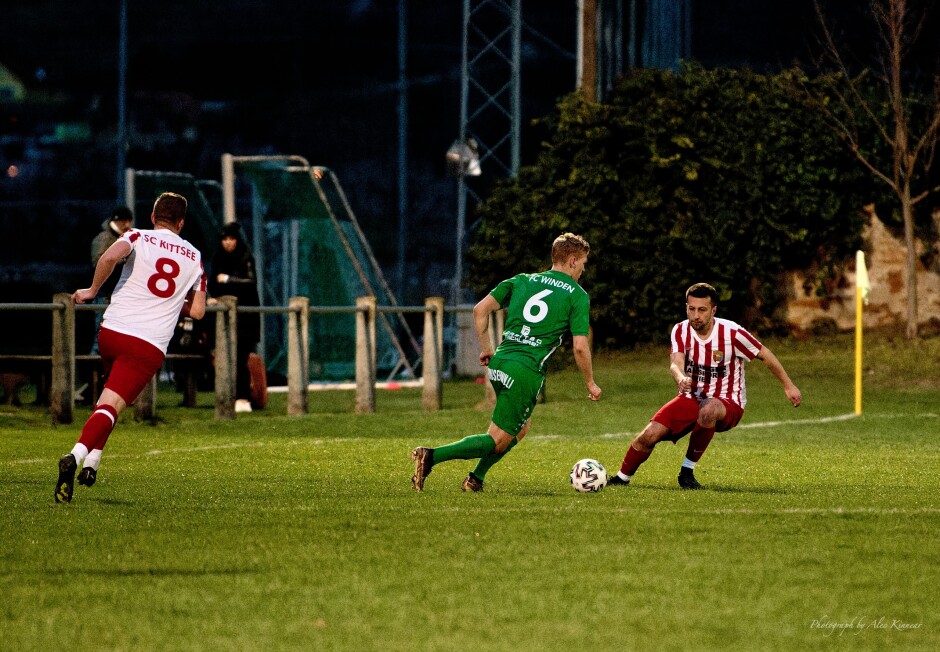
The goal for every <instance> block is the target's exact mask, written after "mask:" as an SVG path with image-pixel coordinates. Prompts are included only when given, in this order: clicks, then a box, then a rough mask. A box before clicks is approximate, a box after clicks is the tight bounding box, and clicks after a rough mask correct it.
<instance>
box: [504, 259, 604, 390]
mask: <svg viewBox="0 0 940 652" xmlns="http://www.w3.org/2000/svg"><path fill="white" fill-rule="evenodd" d="M490 295H491V296H492V297H493V298H494V299H496V300H497V301H498V302H499V305H500V306H501V307H503V308H506V309H507V310H506V328H505V330H504V331H503V341H502V342H501V343H500V345H499V347H498V348H497V349H496V353H495V355H494V356H493V357H494V359H498V358H505V359H507V360H513V361H515V362H519V363H522V364H524V365H525V366H527V367H529V368H530V369H532V370H533V371H537V372H539V373H544V372H545V363H546V362H547V361H548V359H549V357H551V355H552V354H553V353H554V352H555V350H556V349H557V348H558V347H559V346H560V345H561V341H562V338H563V337H564V336H565V334H566V333H568V332H570V333H571V334H572V335H587V334H588V326H589V317H590V312H591V299H590V297H588V295H587V292H585V291H584V289H583V288H582V287H581V286H580V285H578V283H577V281H575V280H574V279H573V278H571V277H570V276H568V275H567V274H565V273H564V272H559V271H555V270H548V271H547V272H540V273H538V274H518V275H516V276H513V277H512V278H510V279H506V280H505V281H503V282H502V283H500V284H499V285H497V286H496V287H495V288H494V289H493V290H492V291H491V292H490Z"/></svg>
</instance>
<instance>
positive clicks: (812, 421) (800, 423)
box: [738, 414, 859, 430]
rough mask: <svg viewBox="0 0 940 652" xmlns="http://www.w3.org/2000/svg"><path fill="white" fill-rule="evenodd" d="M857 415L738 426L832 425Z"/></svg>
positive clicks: (740, 427)
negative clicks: (834, 422)
mask: <svg viewBox="0 0 940 652" xmlns="http://www.w3.org/2000/svg"><path fill="white" fill-rule="evenodd" d="M857 416H859V415H857V414H840V415H838V416H835V417H821V418H819V419H793V420H787V421H759V422H757V423H745V424H744V425H743V426H738V429H739V430H740V429H742V428H773V427H775V426H800V425H806V424H808V423H832V422H833V421H848V420H849V419H854V418H856V417H857Z"/></svg>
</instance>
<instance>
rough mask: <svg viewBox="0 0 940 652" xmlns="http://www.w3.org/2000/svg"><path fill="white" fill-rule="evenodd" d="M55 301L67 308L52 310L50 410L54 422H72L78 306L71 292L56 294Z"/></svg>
mask: <svg viewBox="0 0 940 652" xmlns="http://www.w3.org/2000/svg"><path fill="white" fill-rule="evenodd" d="M52 302H53V303H58V304H61V305H62V306H63V307H62V309H61V310H58V309H57V310H53V311H52V379H51V387H50V388H49V410H50V411H51V412H52V421H53V423H72V419H73V418H74V414H73V413H74V411H75V305H74V304H73V303H72V295H71V294H69V293H68V292H58V293H56V294H54V295H53V296H52Z"/></svg>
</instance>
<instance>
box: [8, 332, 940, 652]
mask: <svg viewBox="0 0 940 652" xmlns="http://www.w3.org/2000/svg"><path fill="white" fill-rule="evenodd" d="M769 344H770V346H771V348H773V350H774V351H775V352H776V353H777V355H778V357H779V358H780V359H781V361H782V362H783V363H784V365H785V366H786V367H787V369H788V371H789V372H790V375H791V376H792V377H793V379H794V381H795V382H796V383H797V385H798V386H799V387H800V388H801V390H802V391H803V396H804V404H803V406H802V407H801V408H799V409H796V410H794V409H793V408H792V407H791V406H790V405H789V403H788V402H787V400H786V398H785V396H784V395H783V391H782V390H781V388H780V386H779V384H778V383H777V381H776V380H775V379H774V378H773V376H772V375H771V374H770V373H769V372H768V371H767V369H766V368H764V367H763V365H762V364H760V363H759V362H754V363H751V364H750V365H749V367H748V396H749V401H750V402H749V405H748V409H747V412H746V414H745V417H744V420H743V422H742V425H741V426H739V428H738V429H736V430H734V431H733V432H731V433H727V434H719V435H717V436H716V438H715V440H714V442H713V443H712V446H711V448H710V449H709V451H708V453H707V454H706V455H705V457H704V458H703V459H702V461H701V462H700V463H699V466H698V468H697V469H696V476H697V477H698V478H699V480H700V481H701V482H702V483H703V484H704V485H706V488H707V490H705V491H698V492H683V491H680V490H679V489H678V486H677V484H676V475H677V472H678V468H679V466H680V464H681V461H682V458H683V457H684V454H685V445H686V442H687V439H685V440H683V441H681V442H680V443H679V445H677V446H673V445H671V444H662V445H660V446H659V447H657V449H656V451H655V452H654V454H653V456H652V457H651V458H650V460H649V461H648V462H647V463H646V464H645V465H644V466H643V467H642V468H641V469H640V471H639V473H638V474H637V475H636V476H635V478H634V481H633V484H632V485H631V486H630V487H625V488H624V487H611V488H608V489H607V490H605V491H603V492H601V493H599V494H593V495H585V494H578V493H576V492H574V491H573V490H572V489H571V487H570V486H569V484H568V472H569V470H570V468H571V465H572V464H573V463H574V462H575V461H576V460H578V459H580V458H582V457H595V458H597V459H599V460H600V461H601V462H603V463H604V464H605V465H607V467H608V469H609V470H610V471H611V472H612V473H613V472H616V470H617V469H618V468H619V465H620V461H621V460H622V457H623V454H624V452H625V451H626V447H627V446H628V445H629V441H630V438H631V437H632V436H633V434H635V433H636V432H637V431H639V430H640V429H641V428H642V427H643V426H644V424H645V423H646V422H647V420H648V419H649V417H650V415H651V414H652V413H653V412H654V411H655V410H656V409H657V408H658V407H659V406H660V404H661V403H663V402H664V401H665V400H667V399H668V398H669V397H670V396H671V395H672V392H673V391H674V389H673V386H672V384H671V380H670V378H669V375H668V373H667V370H666V366H667V355H666V352H665V351H664V350H661V349H660V348H654V349H649V350H644V351H639V352H634V353H629V354H628V353H617V354H598V355H597V356H596V360H595V364H596V376H597V381H598V383H599V384H600V386H601V387H602V388H603V390H604V395H603V398H602V399H601V401H600V402H598V403H592V402H590V401H588V400H587V399H586V397H585V391H584V389H583V386H582V384H581V382H580V377H579V375H578V373H577V371H576V369H575V368H574V366H573V365H572V364H570V362H568V361H567V360H566V359H565V356H564V354H562V355H560V356H559V357H560V359H559V360H558V361H557V362H556V363H555V367H556V369H554V370H553V371H552V372H551V374H550V375H549V379H548V385H547V401H546V402H545V403H544V404H541V405H539V406H538V408H537V409H536V413H535V418H534V425H533V427H532V430H531V432H530V434H529V436H528V437H527V438H526V440H525V441H524V442H523V443H522V444H520V446H518V447H517V448H516V449H515V450H514V451H513V452H512V453H511V454H510V455H508V456H507V457H506V458H505V459H504V460H503V461H502V462H501V463H500V464H499V465H497V466H496V467H494V468H493V470H492V471H491V472H490V474H489V475H488V476H487V483H486V491H485V492H484V493H482V494H464V493H462V492H461V491H460V481H461V480H462V478H463V477H464V476H465V475H466V472H467V471H468V470H469V469H470V468H472V464H473V463H472V462H461V461H454V462H448V463H446V464H443V465H441V466H438V467H436V468H435V470H434V473H433V474H432V475H431V476H430V478H429V479H428V481H427V485H426V489H425V492H424V493H422V494H417V493H415V492H414V491H412V490H411V486H410V482H409V477H410V475H411V471H412V468H411V462H410V461H409V459H408V453H409V451H410V449H411V448H413V447H414V446H415V445H419V444H425V445H432V446H433V445H439V444H444V443H447V442H450V441H453V440H454V439H457V438H458V437H462V436H464V435H467V434H473V433H478V432H483V431H484V430H485V428H486V425H487V423H488V419H489V413H488V411H487V410H485V409H484V408H482V407H481V406H479V405H478V404H479V403H480V401H481V399H482V398H483V390H482V388H481V386H480V385H477V384H475V383H473V382H472V381H468V380H462V381H457V380H455V381H448V382H447V383H446V384H445V388H444V392H445V394H444V404H445V409H444V410H442V411H440V412H437V413H430V414H428V413H424V412H423V411H422V410H421V401H420V393H419V391H417V390H401V391H397V392H381V393H379V395H378V399H377V400H378V411H377V413H376V414H373V415H363V416H356V415H353V414H352V408H353V402H354V399H353V396H352V394H351V393H338V392H321V393H316V394H314V395H312V396H311V412H312V413H311V414H310V415H309V416H306V417H300V418H296V417H295V418H288V417H286V416H283V415H284V414H285V409H284V403H283V401H284V397H283V395H273V397H272V404H271V405H270V406H269V409H267V410H265V411H263V412H255V413H252V414H249V415H239V418H238V419H237V420H236V421H233V422H217V421H215V420H214V419H213V410H212V401H213V398H212V396H211V395H208V394H206V395H201V396H200V407H198V408H194V409H184V408H179V407H177V404H178V403H179V400H180V397H179V395H177V394H175V393H173V392H172V391H170V390H168V389H166V390H164V389H161V393H160V396H159V404H158V405H159V407H158V412H159V415H160V420H159V422H158V423H157V424H156V425H150V424H142V423H134V422H133V419H132V413H131V412H127V413H125V414H124V415H123V416H122V420H121V422H120V424H119V426H118V429H117V430H116V431H115V433H114V435H113V436H112V438H111V441H110V443H109V444H108V448H107V449H106V451H105V458H104V462H103V464H102V468H101V471H100V472H99V475H98V483H97V484H96V485H95V486H94V487H92V488H91V489H87V488H85V487H79V486H76V492H75V498H74V500H73V502H72V503H71V504H69V505H56V504H55V503H54V502H53V499H52V490H53V485H54V483H55V478H56V462H57V460H58V458H59V456H60V455H62V454H63V453H65V452H67V451H68V450H70V448H71V446H72V444H73V443H74V441H75V439H76V438H77V435H78V432H79V431H80V428H81V423H82V422H83V421H84V419H85V418H86V417H87V414H88V410H87V409H85V410H84V411H82V410H80V411H79V412H78V415H77V418H76V423H75V424H72V425H69V426H58V427H53V426H51V425H50V418H49V415H48V413H47V412H46V411H45V410H44V408H40V407H35V406H26V407H22V408H11V407H2V408H0V460H2V467H0V468H2V471H3V479H2V481H0V506H2V509H0V649H2V650H17V651H19V650H51V649H60V648H72V649H78V650H213V651H214V650H262V649H264V650H294V649H296V650H442V651H444V650H481V651H482V650H486V651H489V650H580V649H584V650H678V649H698V650H827V649H852V650H858V649H860V650H883V649H889V648H891V649H904V650H936V649H940V598H938V589H937V587H938V586H940V571H938V569H940V546H938V543H937V541H938V534H940V498H938V496H940V338H933V339H929V340H924V341H921V342H919V343H915V344H909V343H906V342H902V341H895V342H889V341H878V342H872V341H869V342H867V343H866V346H867V349H866V375H865V378H866V380H865V383H866V384H865V403H864V413H863V415H862V416H860V417H857V418H849V417H845V415H848V414H850V413H851V412H852V408H853V376H852V362H853V361H852V340H851V338H850V337H844V336H840V337H834V338H828V339H817V340H812V341H806V342H797V341H794V340H785V341H771V342H769ZM569 355H570V354H569ZM566 363H567V364H566ZM833 417H845V418H836V419H833Z"/></svg>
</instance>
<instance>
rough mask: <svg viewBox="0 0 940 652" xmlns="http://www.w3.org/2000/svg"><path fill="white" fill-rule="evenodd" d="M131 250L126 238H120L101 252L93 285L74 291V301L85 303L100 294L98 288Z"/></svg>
mask: <svg viewBox="0 0 940 652" xmlns="http://www.w3.org/2000/svg"><path fill="white" fill-rule="evenodd" d="M130 252H131V245H130V244H129V243H128V242H127V241H125V240H118V241H117V242H115V243H114V244H113V245H111V246H110V247H108V248H107V249H106V250H105V252H104V253H103V254H101V258H99V259H98V264H97V265H95V277H94V279H93V280H92V282H91V286H90V287H87V288H82V289H81V290H76V291H75V292H73V293H72V302H73V303H85V302H86V301H90V300H92V299H94V298H95V297H96V296H98V290H99V289H101V286H102V285H103V284H104V282H105V281H107V280H108V277H109V276H111V273H112V272H113V271H114V268H115V267H116V266H117V264H118V263H119V262H120V261H121V260H122V259H123V258H125V257H126V256H127V254H129V253H130Z"/></svg>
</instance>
